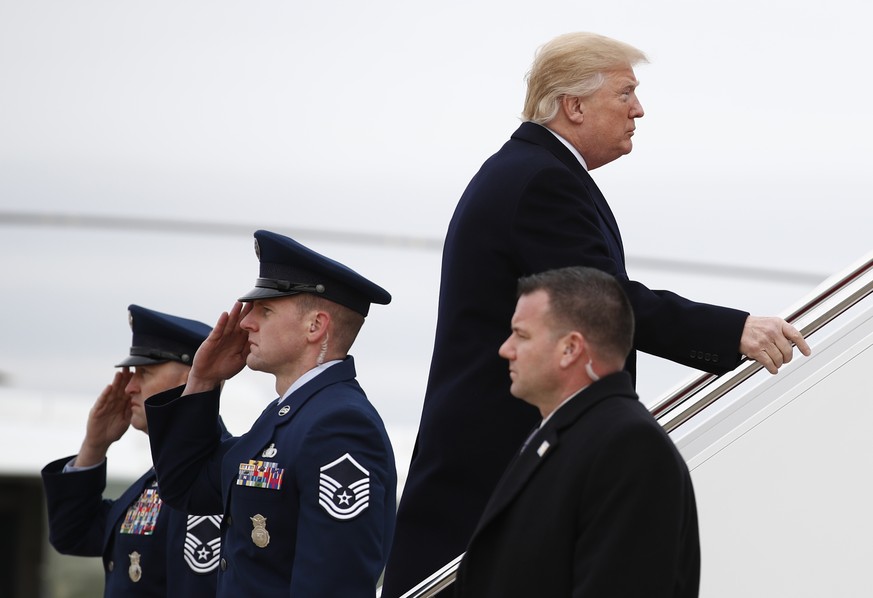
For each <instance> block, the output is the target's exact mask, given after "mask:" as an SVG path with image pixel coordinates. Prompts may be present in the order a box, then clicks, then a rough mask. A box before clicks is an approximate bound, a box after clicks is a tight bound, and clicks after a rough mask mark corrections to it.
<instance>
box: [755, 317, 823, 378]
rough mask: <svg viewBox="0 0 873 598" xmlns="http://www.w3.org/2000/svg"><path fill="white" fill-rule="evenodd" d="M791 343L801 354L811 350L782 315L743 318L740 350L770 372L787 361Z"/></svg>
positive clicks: (777, 369) (807, 354)
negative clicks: (778, 316)
mask: <svg viewBox="0 0 873 598" xmlns="http://www.w3.org/2000/svg"><path fill="white" fill-rule="evenodd" d="M794 345H797V348H798V349H799V350H800V352H801V353H803V355H805V356H809V354H810V353H811V352H812V351H811V349H810V348H809V344H807V342H806V340H805V339H804V338H803V335H802V334H800V332H799V331H798V330H797V329H796V328H795V327H794V326H792V325H791V324H789V323H788V322H786V321H785V320H783V319H782V318H776V317H760V316H749V317H748V318H746V324H745V326H743V335H742V337H741V338H740V353H742V354H743V355H745V356H746V357H748V358H749V359H754V360H755V361H757V362H758V363H760V364H761V365H763V366H764V367H765V368H767V371H768V372H770V373H771V374H775V373H776V372H778V371H779V368H780V367H782V365H783V364H786V363H788V362H789V361H791V357H792V355H793V352H794V349H793V346H794Z"/></svg>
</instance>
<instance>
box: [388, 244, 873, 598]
mask: <svg viewBox="0 0 873 598" xmlns="http://www.w3.org/2000/svg"><path fill="white" fill-rule="evenodd" d="M786 319H787V320H788V321H789V322H791V323H792V324H794V325H795V326H796V327H797V328H798V329H799V330H800V331H801V332H802V333H803V334H804V336H805V337H806V338H807V340H808V342H809V344H810V346H811V347H812V351H813V354H812V355H811V356H810V357H808V358H804V357H803V356H801V355H799V353H797V352H795V358H794V359H793V360H792V361H791V363H789V364H787V365H785V366H783V367H782V369H781V370H780V372H779V374H778V375H775V376H772V375H770V374H769V373H768V372H767V371H766V370H764V369H763V368H762V367H761V366H760V365H758V364H757V363H755V362H751V361H746V362H744V363H742V364H741V365H740V366H739V367H738V368H737V369H735V370H734V371H732V372H730V373H728V374H724V375H722V376H719V377H717V376H713V375H710V374H706V375H703V376H701V377H699V378H697V379H695V380H693V381H692V382H690V383H689V384H687V385H684V386H682V387H680V388H679V389H678V390H677V391H676V392H673V393H670V394H668V395H667V396H666V397H665V398H663V399H662V400H661V401H659V402H658V403H656V404H655V405H653V406H652V408H651V409H652V413H653V414H654V415H655V417H656V418H657V419H658V421H659V422H660V423H661V425H663V426H664V428H665V429H666V430H667V431H668V432H669V433H670V436H671V438H672V439H673V441H674V442H675V443H676V445H677V447H678V448H679V450H680V452H681V453H682V455H683V457H685V460H686V461H687V463H688V467H689V469H690V470H691V475H692V478H693V481H694V487H695V491H696V494H697V508H698V513H699V517H700V541H701V552H702V568H701V584H700V596H701V597H702V598H728V597H730V598H735V597H736V596H746V597H749V596H761V597H767V598H773V597H782V596H786V597H788V596H790V597H791V598H803V597H809V598H823V597H827V598H833V597H844V596H845V597H858V596H873V576H871V574H870V570H869V569H868V567H870V564H871V562H873V390H871V383H870V380H869V379H868V374H870V373H871V372H873V254H871V255H868V256H867V257H866V258H864V259H863V260H860V261H859V262H858V263H857V264H855V265H853V266H851V267H850V268H847V269H846V270H845V271H844V272H841V273H839V274H837V275H835V276H833V277H831V278H830V279H828V280H827V281H825V282H824V283H822V284H821V285H820V286H819V287H818V288H817V289H816V290H815V291H813V292H812V293H811V294H810V295H809V296H808V297H807V298H806V299H804V300H803V302H802V303H801V304H800V307H798V308H797V309H796V310H794V311H793V312H791V313H790V314H789V315H787V316H786ZM461 556H462V555H460V556H458V558H456V559H455V560H453V561H452V562H450V563H448V564H446V565H445V566H444V567H443V568H442V569H440V570H439V571H437V572H435V573H434V574H433V575H432V576H431V577H429V578H428V579H426V580H423V581H422V582H421V583H420V584H419V585H418V586H416V587H415V588H413V589H412V590H410V591H409V592H407V593H406V594H405V595H404V597H403V598H428V597H431V596H434V595H436V594H437V593H438V592H439V591H440V590H442V589H444V588H446V587H448V586H450V585H451V584H452V583H453V581H454V578H455V574H456V571H457V567H458V563H459V562H460V559H461Z"/></svg>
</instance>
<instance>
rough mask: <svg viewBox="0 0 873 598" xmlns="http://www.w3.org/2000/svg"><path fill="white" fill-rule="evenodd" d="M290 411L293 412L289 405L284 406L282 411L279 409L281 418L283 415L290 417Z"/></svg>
mask: <svg viewBox="0 0 873 598" xmlns="http://www.w3.org/2000/svg"><path fill="white" fill-rule="evenodd" d="M289 411H291V407H289V406H288V405H284V406H283V407H282V408H281V409H279V417H282V416H283V415H288V412H289Z"/></svg>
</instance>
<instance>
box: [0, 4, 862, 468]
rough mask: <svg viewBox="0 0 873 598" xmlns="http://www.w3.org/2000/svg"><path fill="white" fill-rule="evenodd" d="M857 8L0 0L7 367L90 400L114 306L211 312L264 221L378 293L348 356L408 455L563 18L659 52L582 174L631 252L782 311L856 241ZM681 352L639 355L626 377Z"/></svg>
mask: <svg viewBox="0 0 873 598" xmlns="http://www.w3.org/2000/svg"><path fill="white" fill-rule="evenodd" d="M868 25H869V8H868V4H867V3H863V2H860V1H857V2H855V1H847V0H837V1H834V2H829V3H821V2H805V1H800V2H797V1H793V2H785V1H776V2H752V1H749V0H743V1H740V2H721V3H712V2H692V1H690V0H689V1H671V2H663V1H657V0H653V1H649V2H640V1H639V0H636V1H633V2H631V1H616V0H611V1H609V2H599V3H593V2H579V1H574V2H568V1H550V0H544V1H541V2H538V3H525V4H522V3H520V2H506V1H501V2H496V1H488V2H469V1H468V2H454V1H449V2H441V3H427V4H425V3H418V2H409V1H405V2H399V1H398V2H387V1H383V0H376V1H371V2H346V1H339V2H312V3H300V2H277V1H273V0H259V1H258V2H229V1H224V0H219V1H216V0H210V1H209V2H206V1H191V2H185V1H182V2H179V1H174V2H164V1H157V2H149V3H127V2H124V3H122V2H109V1H105V0H101V1H84V0H78V1H76V2H60V1H57V2H55V1H52V2H43V1H38V2H15V1H13V0H0V292H2V296H3V307H4V309H3V310H2V312H0V330H2V333H0V334H2V335H0V374H2V376H3V381H4V382H5V387H6V389H7V390H10V389H11V390H18V391H22V392H25V391H26V392H43V393H64V395H69V396H71V397H72V396H75V397H80V398H82V397H87V400H88V401H90V400H91V398H90V397H92V396H96V392H98V391H99V389H100V388H101V387H102V385H103V384H105V383H106V382H107V381H108V380H109V378H110V377H111V374H112V365H113V364H114V363H116V362H117V361H118V360H119V359H120V358H121V357H122V356H123V355H124V354H125V353H126V351H127V347H128V345H129V340H130V331H129V329H128V328H127V316H126V307H127V305H128V304H130V303H138V304H141V305H145V306H147V307H151V308H154V309H159V310H162V311H168V312H171V313H176V314H178V315H182V316H185V317H192V318H196V319H200V320H203V321H206V322H209V323H212V322H213V321H214V320H215V318H216V317H217V315H218V313H219V312H220V311H221V310H224V309H227V308H229V307H230V305H231V304H232V302H233V300H234V299H235V298H236V297H237V296H239V294H241V293H242V292H245V291H246V290H248V289H249V288H250V287H251V285H252V283H253V281H254V279H255V277H256V276H257V262H256V259H255V257H254V253H253V250H252V237H251V233H252V232H254V230H256V229H258V228H267V229H272V230H277V231H280V232H285V233H289V234H293V235H294V236H296V237H297V238H298V239H299V240H300V241H302V242H304V243H306V244H308V245H310V246H312V247H313V248H315V249H317V250H319V251H321V252H323V253H326V254H328V255H330V256H332V257H335V258H336V259H339V260H340V261H344V262H345V263H347V264H348V265H350V266H352V267H353V268H355V269H357V270H359V271H360V272H361V273H363V274H365V275H366V276H369V277H371V278H372V279H373V280H375V281H376V282H378V283H379V284H381V285H383V286H385V287H386V288H387V289H388V290H389V291H391V292H392V293H393V295H394V302H393V303H392V304H391V305H389V306H387V307H383V306H374V308H373V310H372V311H371V316H370V318H369V321H368V323H367V325H366V326H365V328H364V333H363V336H362V337H361V339H360V342H359V343H358V345H357V346H356V347H355V350H354V353H355V355H356V358H357V360H358V362H359V370H360V372H361V379H362V383H363V384H364V386H365V388H366V389H367V391H368V393H369V394H370V397H371V399H372V400H373V402H374V403H375V404H376V405H377V407H379V409H380V411H381V412H382V413H383V415H384V416H385V419H386V421H387V423H388V426H389V432H392V437H393V438H394V439H395V441H396V442H397V443H398V444H399V445H403V447H402V448H401V450H400V451H399V452H402V453H403V456H399V457H398V467H399V468H401V469H405V467H406V461H407V459H408V457H407V456H406V455H405V451H406V450H407V448H408V447H407V445H408V438H409V437H410V436H411V434H412V433H414V427H415V424H416V423H417V419H418V413H419V411H420V408H421V401H422V398H423V390H424V383H425V380H426V375H427V367H428V365H429V357H430V350H431V341H432V337H433V326H434V322H435V316H436V292H437V288H438V277H439V249H438V248H439V246H440V244H441V242H442V238H443V236H444V233H445V229H446V226H447V224H448V220H449V218H450V216H451V213H452V210H453V208H454V205H455V203H456V201H457V199H458V197H459V196H460V194H461V192H462V191H463V188H464V186H465V185H466V183H467V182H468V180H469V179H470V177H471V176H472V175H473V174H474V173H475V171H476V170H477V169H478V167H479V166H480V164H481V163H482V162H483V161H484V160H485V159H486V158H487V157H488V156H489V155H490V154H492V153H493V152H494V151H496V150H497V149H498V148H499V147H500V146H501V145H502V144H503V143H504V142H505V141H506V139H507V138H508V137H509V135H510V134H511V133H512V131H513V130H514V129H515V127H516V126H517V124H518V115H519V113H520V111H521V105H522V100H523V95H524V74H525V72H526V71H527V69H528V67H529V65H530V62H531V59H532V57H533V53H534V51H535V49H536V48H537V47H538V46H539V45H541V44H542V43H544V42H546V41H548V40H549V39H551V38H552V37H554V36H556V35H558V34H561V33H564V32H567V31H573V30H588V31H596V32H599V33H603V34H606V35H610V36H612V37H616V38H618V39H621V40H623V41H626V42H628V43H631V44H633V45H635V46H637V47H639V48H640V49H642V50H643V51H645V52H646V53H647V54H648V56H649V58H650V64H648V65H642V66H640V67H639V68H638V69H637V76H638V78H639V79H640V81H641V85H640V88H639V90H638V91H639V96H640V99H641V101H642V104H643V107H644V108H645V110H646V115H645V117H644V118H643V119H642V120H641V121H639V122H638V129H637V134H636V136H635V137H634V143H635V149H634V151H633V153H632V154H630V155H629V156H627V157H624V158H622V159H620V160H618V161H616V162H614V163H612V164H609V165H607V166H605V167H603V168H601V169H598V170H596V171H594V173H593V176H594V178H595V179H596V180H597V182H598V184H599V185H600V187H601V189H602V190H603V192H604V194H605V195H606V197H607V199H608V200H609V201H610V203H611V205H612V207H613V209H614V211H615V212H616V215H617V217H618V220H619V223H620V224H621V227H622V232H623V235H624V241H625V247H626V250H627V252H628V255H629V269H630V272H631V275H632V276H633V277H635V278H637V279H639V280H641V281H643V282H645V283H646V284H648V285H649V286H650V287H652V288H670V289H671V290H675V291H677V292H680V293H682V294H684V295H687V296H689V297H691V298H695V299H700V300H704V301H710V302H716V303H724V304H728V305H732V306H735V307H739V308H744V309H747V310H750V311H753V312H755V313H759V314H760V315H766V314H768V313H781V312H782V311H783V310H785V309H787V308H788V307H789V306H791V305H793V304H795V303H796V302H797V301H799V300H801V299H802V298H803V297H804V296H805V295H806V294H807V293H808V292H809V291H810V290H811V289H812V288H813V287H815V286H816V282H817V281H819V280H821V279H823V278H825V277H826V276H828V275H831V274H833V273H835V272H837V271H840V270H842V269H843V268H845V267H847V266H848V265H850V264H852V263H853V262H855V261H856V260H858V259H860V258H861V257H862V256H864V255H866V254H867V253H868V252H869V251H870V245H871V244H870V241H869V239H870V233H869V231H870V222H871V221H873V207H871V201H870V197H869V194H870V183H869V174H868V173H869V171H870V168H869V165H868V163H869V161H870V157H871V139H873V135H871V133H873V116H871V113H870V110H869V109H868V105H867V104H868V101H869V97H870V93H869V92H870V88H871V82H870V77H869V74H868V70H869V68H868V63H869V57H870V56H871V55H873V52H871V50H873V41H871V38H870V36H869V33H868V31H867V27H868ZM35 214H47V215H52V216H54V217H58V216H64V215H84V216H90V217H113V218H120V219H121V220H120V221H119V222H120V223H121V224H124V223H125V222H127V223H128V224H130V223H131V222H133V223H135V221H136V220H137V219H160V220H167V221H177V222H180V223H181V225H182V226H181V228H180V229H174V230H163V231H155V230H135V229H129V228H124V227H121V228H115V229H112V228H108V229H106V228H92V227H91V226H89V221H88V220H87V219H83V220H80V221H78V224H77V223H76V221H71V220H64V221H63V222H64V223H65V225H64V226H57V224H58V223H59V221H57V220H53V221H49V222H43V223H38V222H34V220H33V217H34V215H35ZM194 225H200V226H201V227H205V228H198V227H196V226H194ZM213 225H216V226H217V225H234V227H236V228H232V229H229V230H225V231H224V232H222V233H221V234H218V233H209V232H208V231H209V230H212V231H215V230H216V228H215V227H213ZM210 227H212V228H210ZM204 230H205V231H206V232H204ZM318 231H333V232H335V233H337V234H336V235H335V236H327V235H325V234H319V232H318ZM356 234H357V235H361V234H363V235H369V237H366V238H363V239H362V238H360V237H356V236H354V235H356ZM405 239H412V240H418V241H420V242H421V245H415V244H407V243H405V242H404V240H405ZM651 260H663V261H665V262H666V263H667V265H668V266H670V265H671V264H673V266H670V267H667V268H660V267H654V266H653V262H652V261H651ZM685 262H692V263H693V264H703V265H704V268H706V267H707V266H709V267H710V268H711V273H710V274H709V275H705V274H702V273H701V272H700V271H699V270H691V271H686V270H682V268H681V267H679V266H681V265H682V263H685ZM655 265H657V264H655ZM721 267H732V268H736V267H740V268H759V269H764V270H765V271H766V272H765V273H764V276H763V277H755V276H736V277H730V276H724V275H723V272H722V270H720V269H719V268H721ZM767 272H769V274H768V273H767ZM777 273H781V274H784V275H785V276H784V277H779V276H776V274H777ZM692 374H693V372H692V371H691V370H686V369H684V368H679V369H670V367H668V366H662V365H661V364H659V363H658V362H657V361H644V363H643V365H642V369H641V380H640V391H641V394H643V398H644V399H648V400H652V399H653V398H655V397H656V395H657V394H658V393H660V392H662V391H663V390H665V389H667V388H670V387H672V386H674V385H675V384H676V383H678V382H679V381H681V380H682V379H684V378H687V377H688V376H689V375H692ZM265 378H267V377H266V376H262V375H261V376H257V377H256V378H252V382H251V384H252V389H254V388H257V392H254V391H253V394H255V395H257V396H258V397H259V398H258V399H257V401H263V402H265V401H267V400H269V399H270V398H272V397H271V396H263V397H262V396H261V395H262V394H263V395H269V393H270V390H269V388H267V389H266V390H263V389H264V387H269V386H271V385H272V382H271V381H270V380H265ZM248 390H249V387H248V386H247V385H246V384H245V383H243V382H242V381H241V382H240V384H239V385H238V386H237V387H236V388H235V394H236V396H238V397H244V399H245V401H251V399H250V398H249V393H248ZM8 405H9V403H3V408H5V409H9V407H8ZM244 405H245V406H248V405H249V403H244ZM243 410H245V409H243ZM259 411H260V403H259V404H258V405H257V406H256V407H255V406H253V407H251V412H250V413H249V414H248V415H249V416H250V417H254V415H255V414H256V413H257V412H259ZM82 417H83V418H84V413H83V414H82ZM240 422H241V423H240V424H239V425H240V426H245V425H246V420H245V418H242V419H241V420H240ZM32 425H33V426H34V431H35V433H38V430H39V425H40V422H34V423H33V424H32ZM71 425H72V424H71ZM76 425H78V422H77V423H76ZM243 429H244V428H243ZM243 429H240V428H239V427H237V428H236V429H234V431H236V432H242V431H243ZM401 430H402V431H401ZM410 430H411V431H410ZM401 437H402V438H401ZM0 442H3V440H2V439H0ZM76 448H77V446H73V447H70V450H69V452H73V451H75V449H76Z"/></svg>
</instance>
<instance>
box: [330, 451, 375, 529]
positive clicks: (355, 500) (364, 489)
mask: <svg viewBox="0 0 873 598" xmlns="http://www.w3.org/2000/svg"><path fill="white" fill-rule="evenodd" d="M318 504H320V505H321V506H322V508H324V510H325V511H327V514H328V515H330V516H331V517H333V518H334V519H343V520H345V519H353V518H354V517H357V516H358V515H360V514H361V513H362V512H363V511H364V509H366V508H367V506H368V505H369V504H370V472H369V471H367V470H366V469H364V468H363V467H361V464H360V463H358V462H357V461H355V460H354V459H353V458H352V456H351V455H350V454H348V453H346V454H345V455H343V456H342V457H340V458H339V459H337V460H336V461H333V462H331V463H328V464H327V465H325V466H324V467H322V468H321V475H320V476H319V480H318Z"/></svg>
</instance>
